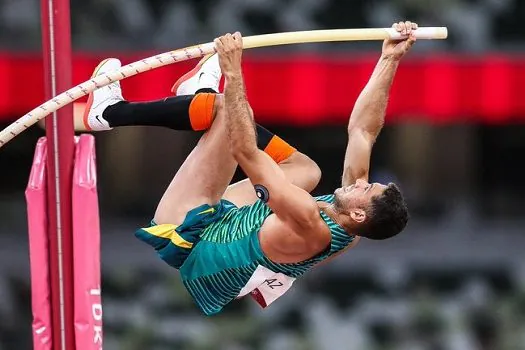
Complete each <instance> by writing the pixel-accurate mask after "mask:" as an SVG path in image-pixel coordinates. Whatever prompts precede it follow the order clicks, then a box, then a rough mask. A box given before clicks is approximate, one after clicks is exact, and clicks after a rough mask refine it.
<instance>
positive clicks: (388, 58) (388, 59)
mask: <svg viewBox="0 0 525 350" xmlns="http://www.w3.org/2000/svg"><path fill="white" fill-rule="evenodd" d="M401 58H402V57H398V56H397V55H395V54H389V53H382V54H381V58H380V59H379V60H380V61H381V62H385V63H392V64H399V62H400V61H401Z"/></svg>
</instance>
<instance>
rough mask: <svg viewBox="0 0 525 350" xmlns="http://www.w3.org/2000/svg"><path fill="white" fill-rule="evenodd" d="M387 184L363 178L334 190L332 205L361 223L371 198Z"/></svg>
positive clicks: (378, 194)
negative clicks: (371, 182)
mask: <svg viewBox="0 0 525 350" xmlns="http://www.w3.org/2000/svg"><path fill="white" fill-rule="evenodd" d="M386 188H387V186H385V185H382V184H379V183H373V184H370V183H368V182H366V181H364V180H357V181H356V182H355V184H353V185H350V186H346V187H341V188H338V189H337V190H335V192H334V195H335V199H334V206H335V208H336V210H337V211H338V212H340V213H344V214H347V215H349V216H350V217H351V218H352V219H353V220H354V221H356V222H358V223H361V222H364V221H365V220H366V215H367V212H368V208H369V207H370V204H371V201H372V198H374V197H376V196H380V195H381V194H383V192H384V191H385V189H386Z"/></svg>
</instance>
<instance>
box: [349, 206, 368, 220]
mask: <svg viewBox="0 0 525 350" xmlns="http://www.w3.org/2000/svg"><path fill="white" fill-rule="evenodd" d="M350 217H351V218H352V220H354V221H355V222H357V223H360V224H361V223H363V222H364V221H365V220H366V212H365V211H364V210H363V209H359V208H356V209H352V210H351V211H350Z"/></svg>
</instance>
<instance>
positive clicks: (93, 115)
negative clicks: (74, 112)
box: [83, 58, 124, 131]
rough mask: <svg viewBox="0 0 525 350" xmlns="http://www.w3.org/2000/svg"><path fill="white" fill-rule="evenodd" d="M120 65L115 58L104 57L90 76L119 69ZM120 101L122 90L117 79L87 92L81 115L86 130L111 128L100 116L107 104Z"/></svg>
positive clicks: (110, 104) (122, 99)
mask: <svg viewBox="0 0 525 350" xmlns="http://www.w3.org/2000/svg"><path fill="white" fill-rule="evenodd" d="M121 66H122V64H121V63H120V61H119V60H118V59H116V58H108V59H105V60H104V61H102V62H100V64H99V65H98V66H97V68H95V71H94V72H93V75H92V76H91V77H92V78H94V77H96V76H98V75H101V74H104V73H107V72H110V71H113V70H116V69H119V68H120V67H121ZM121 101H124V98H123V97H122V90H121V89H120V82H118V81H117V82H114V83H111V84H109V85H106V86H104V87H102V88H100V89H97V90H95V91H93V92H92V93H91V94H89V98H88V102H87V105H86V109H85V110H84V117H83V121H84V127H85V128H86V130H93V131H102V130H111V127H110V126H109V124H108V122H107V121H106V120H105V119H104V118H103V117H102V113H103V112H104V111H105V110H106V108H108V107H109V106H112V105H114V104H115V103H118V102H121Z"/></svg>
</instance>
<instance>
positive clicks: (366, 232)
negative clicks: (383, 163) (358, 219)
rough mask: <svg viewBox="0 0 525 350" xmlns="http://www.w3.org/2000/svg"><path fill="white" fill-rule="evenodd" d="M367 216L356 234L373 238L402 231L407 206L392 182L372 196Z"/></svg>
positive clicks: (405, 219) (385, 237) (406, 219)
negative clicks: (379, 193) (381, 191)
mask: <svg viewBox="0 0 525 350" xmlns="http://www.w3.org/2000/svg"><path fill="white" fill-rule="evenodd" d="M367 215H368V218H367V220H366V221H365V222H364V224H363V226H362V227H360V228H359V229H358V235H359V236H361V237H366V238H368V239H373V240H383V239H387V238H390V237H393V236H395V235H397V234H398V233H400V232H401V231H403V229H404V228H405V226H406V224H407V222H408V208H407V205H406V203H405V199H404V198H403V195H402V194H401V191H400V190H399V188H398V187H397V186H396V185H395V184H393V183H390V184H388V187H387V188H386V189H385V191H384V192H383V193H382V194H381V195H380V196H376V197H373V198H372V202H371V204H370V207H369V208H368V210H367Z"/></svg>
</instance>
